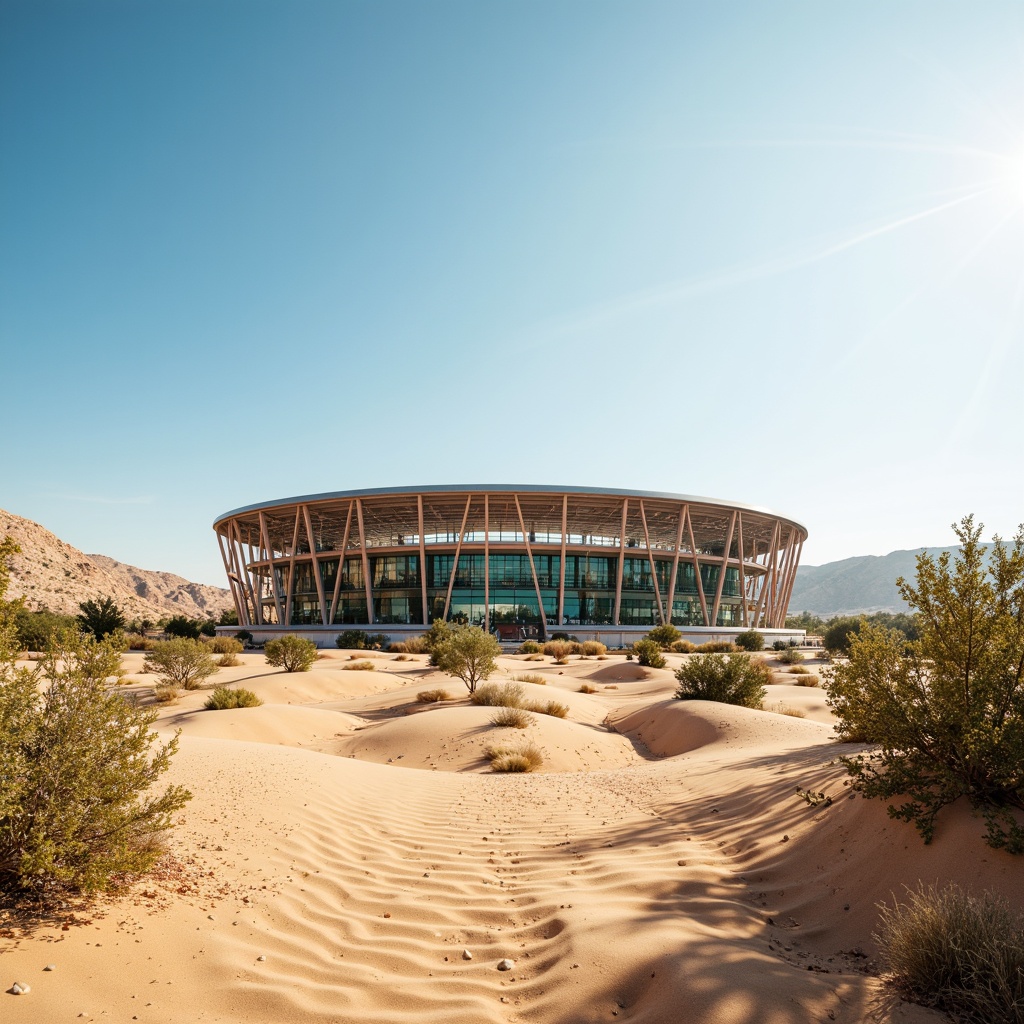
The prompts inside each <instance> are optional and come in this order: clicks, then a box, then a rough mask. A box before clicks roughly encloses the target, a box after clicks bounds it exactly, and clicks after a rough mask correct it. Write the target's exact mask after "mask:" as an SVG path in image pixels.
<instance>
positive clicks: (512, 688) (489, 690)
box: [469, 683, 526, 708]
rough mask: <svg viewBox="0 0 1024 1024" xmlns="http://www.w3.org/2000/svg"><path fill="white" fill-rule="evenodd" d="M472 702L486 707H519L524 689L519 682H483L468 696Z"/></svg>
mask: <svg viewBox="0 0 1024 1024" xmlns="http://www.w3.org/2000/svg"><path fill="white" fill-rule="evenodd" d="M469 699H470V700H471V701H472V702H473V703H474V704H479V705H481V706H483V707H488V708H521V707H522V706H523V703H524V701H525V700H526V691H525V690H524V689H523V688H522V686H520V685H519V683H484V684H483V685H482V686H478V687H477V688H476V689H475V690H474V691H473V693H472V694H471V696H470V698H469Z"/></svg>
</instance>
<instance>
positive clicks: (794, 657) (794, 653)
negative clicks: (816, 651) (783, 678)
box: [775, 647, 804, 665]
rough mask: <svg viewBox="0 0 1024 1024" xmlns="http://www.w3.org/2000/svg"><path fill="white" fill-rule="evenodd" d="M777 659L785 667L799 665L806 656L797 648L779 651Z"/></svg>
mask: <svg viewBox="0 0 1024 1024" xmlns="http://www.w3.org/2000/svg"><path fill="white" fill-rule="evenodd" d="M775 659H776V661H779V662H781V663H782V664H783V665H799V664H800V663H801V662H802V661H803V660H804V656H803V655H802V654H801V653H800V652H799V651H798V650H797V649H796V648H795V647H787V648H786V649H785V650H784V651H779V653H778V654H777V655H776V656H775Z"/></svg>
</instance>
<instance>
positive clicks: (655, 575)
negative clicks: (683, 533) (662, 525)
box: [640, 498, 668, 626]
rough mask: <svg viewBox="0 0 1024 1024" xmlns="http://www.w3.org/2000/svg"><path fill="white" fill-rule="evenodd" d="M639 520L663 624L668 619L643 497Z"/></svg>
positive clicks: (659, 615) (659, 616) (655, 597)
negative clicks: (659, 583)
mask: <svg viewBox="0 0 1024 1024" xmlns="http://www.w3.org/2000/svg"><path fill="white" fill-rule="evenodd" d="M640 522H641V523H643V527H644V543H645V544H646V545H647V562H648V564H649V565H650V567H651V582H652V583H653V584H654V600H655V601H657V603H658V618H659V619H661V624H662V625H663V626H664V625H665V623H666V622H667V621H668V620H667V619H666V618H665V610H664V609H663V608H662V606H661V588H660V587H659V586H658V567H657V566H656V565H655V564H654V553H653V552H652V551H651V531H650V530H648V529H647V513H646V512H645V511H644V499H643V498H641V499H640Z"/></svg>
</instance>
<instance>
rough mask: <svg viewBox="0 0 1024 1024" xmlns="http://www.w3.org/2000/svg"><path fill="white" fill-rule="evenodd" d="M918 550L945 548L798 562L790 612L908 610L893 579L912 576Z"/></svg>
mask: <svg viewBox="0 0 1024 1024" xmlns="http://www.w3.org/2000/svg"><path fill="white" fill-rule="evenodd" d="M922 550H924V551H927V552H928V553H929V554H931V555H933V556H936V555H939V554H940V553H941V552H942V551H948V550H949V548H915V549H914V550H913V551H890V552H889V554H887V555H858V556H856V557H855V558H844V559H842V560H841V561H839V562H826V563H825V564H824V565H801V566H800V567H799V568H798V569H797V571H796V581H795V583H794V584H793V596H792V597H791V598H790V601H789V611H790V614H797V613H799V612H804V611H807V612H813V613H814V614H815V615H820V616H821V617H822V618H825V619H827V618H829V617H831V616H833V615H853V614H856V613H857V612H906V611H909V610H910V609H909V608H908V607H907V605H906V603H905V602H904V601H903V599H902V598H901V597H900V594H899V591H898V590H897V589H896V580H897V579H898V578H899V577H900V576H902V577H903V578H904V579H908V580H913V579H914V577H915V575H916V573H917V556H918V554H920V552H921V551H922Z"/></svg>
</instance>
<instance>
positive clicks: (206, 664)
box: [145, 636, 217, 690]
mask: <svg viewBox="0 0 1024 1024" xmlns="http://www.w3.org/2000/svg"><path fill="white" fill-rule="evenodd" d="M145 669H146V671H147V672H152V673H154V674H155V675H156V676H157V678H159V680H160V682H161V683H163V684H164V685H166V686H174V687H180V688H183V689H186V690H198V689H199V688H200V687H201V686H202V685H203V683H205V682H206V680H207V679H209V678H210V676H212V675H213V673H214V672H216V671H217V666H216V665H215V664H214V661H213V658H212V657H210V654H209V652H208V651H207V649H206V646H205V644H201V643H200V642H199V641H198V640H190V639H189V638H187V637H183V636H182V637H176V638H175V639H174V640H161V641H159V642H158V643H157V644H156V645H155V646H154V647H153V649H152V650H151V651H147V652H146V661H145Z"/></svg>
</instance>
